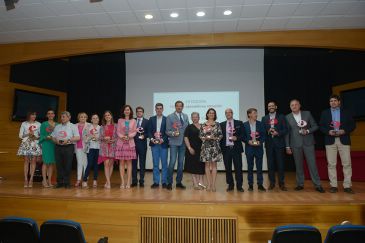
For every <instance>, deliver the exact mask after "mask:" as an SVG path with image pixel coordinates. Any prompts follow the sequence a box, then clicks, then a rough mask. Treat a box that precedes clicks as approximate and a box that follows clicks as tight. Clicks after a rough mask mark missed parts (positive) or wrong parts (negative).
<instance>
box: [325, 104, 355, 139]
mask: <svg viewBox="0 0 365 243" xmlns="http://www.w3.org/2000/svg"><path fill="white" fill-rule="evenodd" d="M331 122H332V113H331V109H326V110H324V111H323V112H322V114H321V119H320V121H319V129H320V130H321V132H323V133H324V134H325V136H324V144H325V145H331V144H334V143H335V137H333V136H330V135H328V133H329V131H330V130H333V128H332V127H331V126H330V125H331ZM355 128H356V123H355V121H354V119H353V117H352V116H351V114H350V113H349V112H348V111H346V110H343V109H342V108H340V129H343V130H344V131H345V134H344V135H342V136H340V140H341V143H342V144H344V145H351V139H350V133H351V132H352V131H354V130H355Z"/></svg>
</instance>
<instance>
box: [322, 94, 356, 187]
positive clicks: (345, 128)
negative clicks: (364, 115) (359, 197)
mask: <svg viewBox="0 0 365 243" xmlns="http://www.w3.org/2000/svg"><path fill="white" fill-rule="evenodd" d="M329 103H330V108H329V109H326V110H324V111H323V112H322V114H321V119H320V122H319V126H320V130H321V132H322V133H324V134H325V139H324V142H325V146H326V157H327V162H328V177H329V179H330V184H331V188H330V192H331V193H336V192H338V188H337V170H336V165H337V153H339V154H340V158H341V162H342V167H343V175H344V180H343V187H344V191H345V192H347V193H351V194H353V193H354V191H353V190H352V189H351V176H352V168H351V154H350V145H351V140H350V133H351V132H352V131H353V130H355V128H356V124H355V121H354V119H353V118H352V116H351V115H350V113H349V112H348V111H346V110H344V109H342V108H341V98H340V97H339V96H338V95H332V96H331V97H330V100H329Z"/></svg>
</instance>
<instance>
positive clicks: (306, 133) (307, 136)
mask: <svg viewBox="0 0 365 243" xmlns="http://www.w3.org/2000/svg"><path fill="white" fill-rule="evenodd" d="M290 109H291V111H292V113H290V114H288V115H286V119H287V122H288V128H289V133H288V134H287V135H286V136H285V143H286V152H287V154H293V156H294V161H295V167H296V178H297V187H296V188H295V190H296V191H300V190H303V189H304V172H303V153H304V155H305V159H306V161H307V165H308V168H309V173H310V175H311V178H312V182H313V184H314V186H315V188H316V191H318V192H320V193H324V192H325V191H324V190H323V188H322V186H321V180H320V178H319V175H318V170H317V165H316V156H315V150H314V137H313V133H314V132H315V131H317V130H318V125H317V123H316V121H315V120H314V119H313V117H312V114H311V113H310V112H309V111H301V110H300V102H299V100H296V99H294V100H291V101H290Z"/></svg>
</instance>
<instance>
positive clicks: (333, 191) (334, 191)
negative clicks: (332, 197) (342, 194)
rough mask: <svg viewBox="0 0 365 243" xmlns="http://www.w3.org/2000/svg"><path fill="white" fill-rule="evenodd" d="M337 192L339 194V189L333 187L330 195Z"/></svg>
mask: <svg viewBox="0 0 365 243" xmlns="http://www.w3.org/2000/svg"><path fill="white" fill-rule="evenodd" d="M336 192H338V189H337V187H331V188H330V193H336Z"/></svg>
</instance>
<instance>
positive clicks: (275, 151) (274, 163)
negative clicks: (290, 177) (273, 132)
mask: <svg viewBox="0 0 365 243" xmlns="http://www.w3.org/2000/svg"><path fill="white" fill-rule="evenodd" d="M284 153H285V148H278V147H275V146H274V145H270V146H266V157H267V167H268V170H269V180H270V184H272V185H275V183H276V179H275V170H277V171H278V179H279V185H280V186H282V185H284V184H285V182H284Z"/></svg>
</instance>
